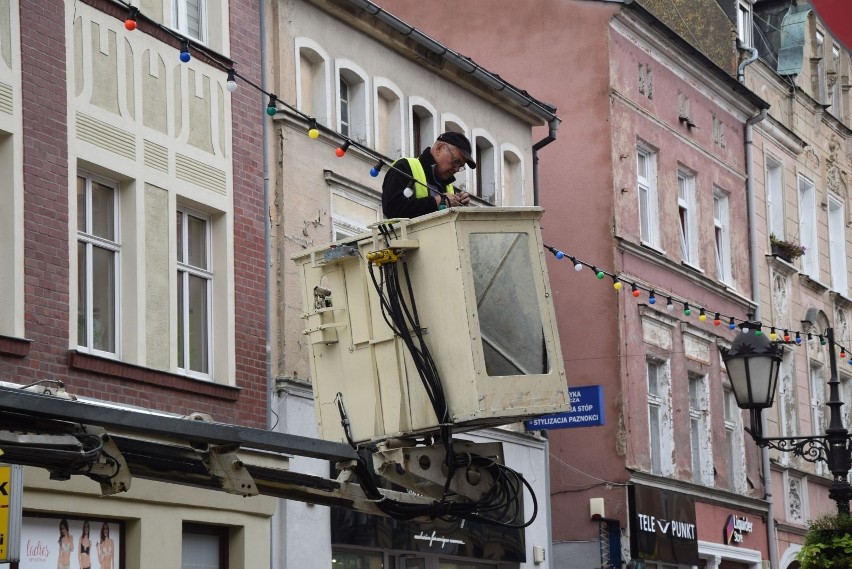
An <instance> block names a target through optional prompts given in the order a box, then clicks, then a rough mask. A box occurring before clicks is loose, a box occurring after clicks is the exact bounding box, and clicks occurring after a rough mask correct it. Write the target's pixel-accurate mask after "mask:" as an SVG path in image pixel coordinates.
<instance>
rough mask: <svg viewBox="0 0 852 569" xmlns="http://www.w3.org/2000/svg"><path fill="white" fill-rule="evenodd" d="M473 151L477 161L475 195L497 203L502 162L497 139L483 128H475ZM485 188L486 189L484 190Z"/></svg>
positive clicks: (491, 202) (493, 203)
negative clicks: (499, 160)
mask: <svg viewBox="0 0 852 569" xmlns="http://www.w3.org/2000/svg"><path fill="white" fill-rule="evenodd" d="M473 151H474V154H475V156H474V160H475V161H476V170H475V171H474V187H473V188H472V189H473V190H474V191H475V195H476V196H477V197H479V198H480V199H482V200H483V201H486V202H488V203H490V204H492V205H497V201H498V199H499V198H498V196H499V192H498V191H497V180H499V179H500V163H499V162H498V160H497V140H496V138H494V137H493V136H492V135H491V134H490V133H488V132H486V131H485V130H482V129H476V128H475V129H473ZM483 190H484V191H483Z"/></svg>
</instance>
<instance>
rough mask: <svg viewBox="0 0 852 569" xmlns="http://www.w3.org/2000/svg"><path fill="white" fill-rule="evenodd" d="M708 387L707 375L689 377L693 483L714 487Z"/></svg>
mask: <svg viewBox="0 0 852 569" xmlns="http://www.w3.org/2000/svg"><path fill="white" fill-rule="evenodd" d="M707 385H708V384H707V376H706V375H694V374H689V375H688V386H689V433H690V441H691V445H690V446H691V449H692V481H693V482H694V483H696V484H703V485H705V486H712V485H713V447H712V445H711V443H710V409H709V405H708V401H709V397H710V392H709V390H708V387H707Z"/></svg>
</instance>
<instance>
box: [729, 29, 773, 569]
mask: <svg viewBox="0 0 852 569" xmlns="http://www.w3.org/2000/svg"><path fill="white" fill-rule="evenodd" d="M743 49H745V50H747V51H749V52H750V53H751V56H750V57H748V58H747V59H744V60H743V61H741V62H740V64H739V66H738V67H737V80H738V81H739V82H740V83H743V84H745V68H746V66H747V65H749V64H751V63H754V62H755V61H757V58H758V53H757V49H755V48H753V47H749V46H744V47H743ZM765 118H766V109H761V110H760V112H759V113H758V114H757V115H755V116H753V117H750V118H749V119H747V120H746V123H745V167H746V207H747V208H748V248H749V264H750V266H751V298H752V300H753V301H754V304H755V313H754V318H755V320H757V321H759V320H760V269H759V267H758V265H757V260H758V259H759V258H760V249H759V246H758V243H757V228H756V226H755V224H756V221H757V205H756V202H757V199H756V198H755V195H754V125H756V124H757V123H759V122H760V121H762V120H764V119H765ZM760 420H761V422H762V428H764V429H765V428H766V417H764V416H763V414H761V416H760ZM760 462H761V470H762V471H763V492H764V499H765V500H766V545H767V549H768V550H769V569H778V541H777V537H776V530H775V509H774V507H773V501H772V469H771V466H770V464H769V449H768V448H766V447H760Z"/></svg>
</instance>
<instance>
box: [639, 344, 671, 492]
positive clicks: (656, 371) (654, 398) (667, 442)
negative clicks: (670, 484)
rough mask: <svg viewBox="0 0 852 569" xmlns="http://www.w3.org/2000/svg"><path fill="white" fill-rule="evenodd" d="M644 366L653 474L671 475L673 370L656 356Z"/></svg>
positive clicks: (667, 363)
mask: <svg viewBox="0 0 852 569" xmlns="http://www.w3.org/2000/svg"><path fill="white" fill-rule="evenodd" d="M645 369H646V372H645V375H646V381H647V388H648V447H649V450H650V455H651V457H650V458H651V465H650V468H651V473H652V474H658V475H661V476H668V475H671V474H672V473H673V472H674V464H673V462H672V452H673V442H672V441H673V435H674V433H673V427H672V424H671V370H670V368H669V362H668V361H665V362H663V361H659V360H654V359H648V360H646V365H645ZM667 418H668V419H667ZM655 423H656V428H655Z"/></svg>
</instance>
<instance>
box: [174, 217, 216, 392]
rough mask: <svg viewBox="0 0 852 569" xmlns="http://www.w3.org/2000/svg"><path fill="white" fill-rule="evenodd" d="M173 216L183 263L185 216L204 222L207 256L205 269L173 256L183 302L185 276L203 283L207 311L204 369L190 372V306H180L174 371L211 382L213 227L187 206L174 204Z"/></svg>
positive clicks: (186, 242) (186, 287)
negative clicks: (179, 220) (178, 226)
mask: <svg viewBox="0 0 852 569" xmlns="http://www.w3.org/2000/svg"><path fill="white" fill-rule="evenodd" d="M177 213H178V214H180V215H181V216H182V217H183V221H182V223H181V228H182V229H183V235H182V236H181V242H182V243H183V248H184V250H183V258H184V259H185V260H186V259H187V251H188V246H189V239H188V236H187V232H188V229H189V224H188V223H187V222H186V218H187V217H188V216H192V217H195V218H198V219H200V220H202V221H204V222H205V226H204V227H205V240H206V243H207V244H206V253H207V255H206V257H207V258H206V259H205V261H206V263H207V268H202V267H196V266H193V265H190V264H188V263H186V262H182V261H180V260H179V258H177V257H176V259H175V260H176V273H177V286H178V287H181V290H182V293H183V298H184V299H189V277H190V276H195V277H199V278H202V279H204V280H205V281H206V283H207V288H206V292H205V294H206V296H207V299H206V300H207V302H206V307H205V308H206V310H207V315H206V318H205V322H206V330H205V337H206V343H207V348H206V354H207V362H206V368H207V371H206V372H203V371H198V370H193V369H191V367H190V366H191V361H190V333H189V326H190V319H189V306H190V304H191V303H190V302H187V301H186V300H185V301H184V303H183V315H182V319H183V326H184V330H183V346H177V356H178V359H177V369H178V371H179V373H181V374H183V375H186V376H188V377H193V378H196V379H204V380H208V381H209V380H212V379H213V373H214V370H213V362H214V358H213V348H214V344H213V269H212V267H213V251H212V249H213V247H212V244H213V227H212V225H213V221H212V219H211V217H210V216H209V215H207V214H205V213H202V212H200V211H197V210H193V209H191V208H188V207H184V206H181V205H178V207H177ZM175 306H176V307H177V308H178V309H180V307H178V304H177V302H176V303H175ZM175 326H176V327H177V326H180V318H175ZM176 332H177V333H176V334H175V339H176V341H177V339H178V338H180V337H181V334H180V331H179V330H176ZM180 350H183V360H184V361H183V366H181V365H180Z"/></svg>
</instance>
